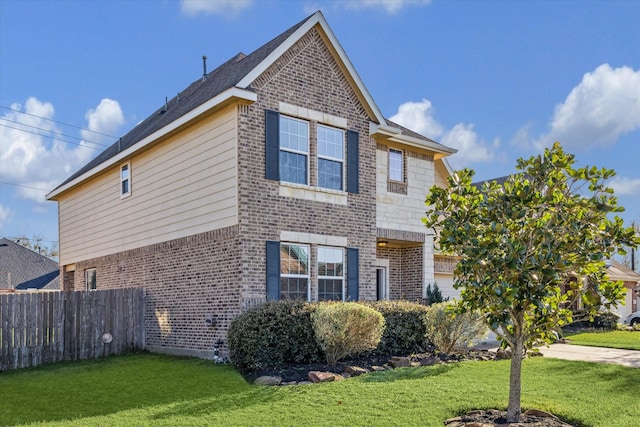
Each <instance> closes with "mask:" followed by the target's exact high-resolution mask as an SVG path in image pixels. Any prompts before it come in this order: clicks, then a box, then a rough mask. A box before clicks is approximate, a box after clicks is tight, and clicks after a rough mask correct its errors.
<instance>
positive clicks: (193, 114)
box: [45, 87, 258, 200]
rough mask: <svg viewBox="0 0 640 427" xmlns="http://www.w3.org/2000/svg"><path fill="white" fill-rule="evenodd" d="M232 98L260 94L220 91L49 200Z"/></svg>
mask: <svg viewBox="0 0 640 427" xmlns="http://www.w3.org/2000/svg"><path fill="white" fill-rule="evenodd" d="M232 99H237V100H244V101H247V102H249V103H254V102H256V101H257V100H258V94H257V93H255V92H253V91H250V90H246V89H241V88H238V87H232V88H229V89H227V90H225V91H224V92H222V93H220V94H219V95H216V96H215V97H213V98H211V99H210V100H208V101H207V102H205V103H204V104H202V105H200V106H199V107H196V108H194V109H193V110H191V111H189V112H188V113H187V114H185V115H184V116H182V117H179V118H178V119H176V120H174V121H172V122H171V123H169V124H168V125H166V126H165V127H163V128H161V129H158V130H157V131H155V132H154V133H152V134H151V135H149V136H147V137H146V138H144V139H142V140H140V141H138V142H136V143H135V144H133V145H132V146H131V147H129V148H127V149H126V150H124V151H123V152H121V153H118V154H117V155H115V156H113V157H111V158H110V159H108V160H106V161H104V162H102V163H100V164H99V165H97V166H96V167H94V168H93V169H91V170H89V171H87V172H85V173H84V174H82V175H80V176H79V177H77V178H76V179H74V180H73V181H70V182H68V183H66V184H65V185H64V186H62V187H60V188H57V189H55V190H53V191H52V192H50V193H49V194H47V195H46V196H45V197H46V198H47V200H51V199H52V198H54V197H56V196H58V195H60V194H61V193H64V192H65V191H67V190H68V189H70V188H73V187H75V186H76V185H78V184H80V183H82V182H84V181H85V180H87V179H89V178H91V177H92V176H94V175H96V174H98V173H100V172H102V171H104V170H105V169H108V168H110V167H111V166H113V165H115V164H118V163H120V162H122V161H123V160H124V159H126V158H127V157H129V156H131V155H133V154H134V153H135V152H137V151H140V150H142V149H143V148H145V147H147V146H148V145H150V144H152V143H153V142H155V141H156V140H157V139H159V138H162V137H163V136H165V135H168V134H169V133H171V132H173V131H175V130H176V129H179V128H180V127H182V126H184V125H185V124H186V123H188V122H190V121H191V120H193V119H195V118H197V117H198V116H200V115H201V114H204V113H206V112H207V111H209V110H211V109H212V108H215V107H217V106H218V105H220V104H222V103H224V102H226V101H229V100H232Z"/></svg>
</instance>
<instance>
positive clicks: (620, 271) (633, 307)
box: [607, 260, 640, 319]
mask: <svg viewBox="0 0 640 427" xmlns="http://www.w3.org/2000/svg"><path fill="white" fill-rule="evenodd" d="M607 274H608V275H609V279H611V280H613V281H616V282H617V281H621V282H622V283H623V284H624V287H625V290H626V294H625V299H624V305H622V306H618V307H617V309H616V312H617V313H618V314H619V315H620V317H621V318H622V319H626V318H627V316H629V315H630V314H631V313H634V312H636V311H638V310H640V308H638V307H639V306H638V301H639V300H640V274H638V273H636V272H635V271H633V270H632V269H630V268H629V267H627V266H626V265H624V264H621V263H619V262H618V261H616V260H611V262H610V265H608V266H607Z"/></svg>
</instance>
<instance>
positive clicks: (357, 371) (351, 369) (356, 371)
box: [344, 366, 369, 377]
mask: <svg viewBox="0 0 640 427" xmlns="http://www.w3.org/2000/svg"><path fill="white" fill-rule="evenodd" d="M344 371H345V372H346V373H347V374H349V375H351V376H352V377H357V376H358V375H362V374H368V373H369V370H368V369H365V368H361V367H360V366H347V367H346V368H344Z"/></svg>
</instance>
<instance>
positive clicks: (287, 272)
mask: <svg viewBox="0 0 640 427" xmlns="http://www.w3.org/2000/svg"><path fill="white" fill-rule="evenodd" d="M280 299H299V300H304V301H309V246H307V245H294V244H289V243H282V244H280Z"/></svg>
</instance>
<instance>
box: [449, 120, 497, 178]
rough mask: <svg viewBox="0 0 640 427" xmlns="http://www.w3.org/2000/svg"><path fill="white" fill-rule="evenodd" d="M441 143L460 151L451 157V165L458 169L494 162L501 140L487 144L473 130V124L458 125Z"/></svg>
mask: <svg viewBox="0 0 640 427" xmlns="http://www.w3.org/2000/svg"><path fill="white" fill-rule="evenodd" d="M441 142H442V143H443V144H444V145H446V146H448V147H452V148H456V149H457V150H458V152H457V153H456V154H454V155H453V156H451V157H450V159H451V160H450V162H451V164H452V165H454V166H455V167H456V168H462V167H466V166H469V165H470V164H473V163H485V162H492V161H494V160H495V159H496V152H497V151H498V150H499V149H500V139H498V138H496V139H494V140H493V142H492V143H487V142H485V141H484V140H483V139H482V138H480V137H479V136H478V134H477V133H476V132H475V131H474V130H473V124H468V125H466V124H464V123H458V124H457V125H455V126H454V127H453V129H451V130H449V131H447V132H446V133H445V134H444V136H443V137H442V141H441Z"/></svg>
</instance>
